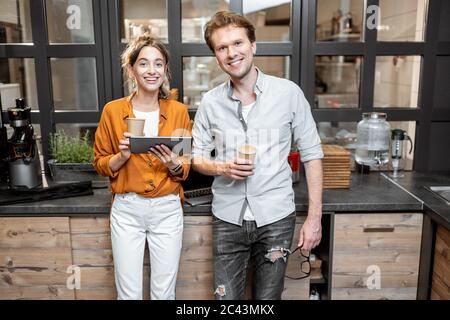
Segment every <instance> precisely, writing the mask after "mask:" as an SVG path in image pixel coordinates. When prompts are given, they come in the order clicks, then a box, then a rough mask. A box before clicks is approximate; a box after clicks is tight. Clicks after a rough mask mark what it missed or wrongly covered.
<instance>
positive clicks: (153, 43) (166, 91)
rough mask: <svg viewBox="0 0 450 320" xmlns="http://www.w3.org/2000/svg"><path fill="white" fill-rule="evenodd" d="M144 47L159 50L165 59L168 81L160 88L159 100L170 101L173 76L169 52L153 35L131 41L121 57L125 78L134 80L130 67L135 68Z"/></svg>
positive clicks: (149, 34)
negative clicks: (170, 68)
mask: <svg viewBox="0 0 450 320" xmlns="http://www.w3.org/2000/svg"><path fill="white" fill-rule="evenodd" d="M144 47H153V48H155V49H157V50H158V51H159V52H160V53H161V54H162V56H163V57H164V60H165V64H166V80H165V81H164V83H163V85H162V86H161V87H160V88H159V94H158V96H159V98H160V99H168V98H169V96H170V83H169V82H170V80H171V79H172V76H171V74H170V70H169V58H170V55H169V51H168V50H167V48H166V47H165V46H164V44H163V43H162V42H161V41H160V40H158V39H157V38H155V37H154V36H153V35H152V34H151V33H149V32H146V33H144V34H142V35H140V36H138V37H137V38H135V39H133V40H132V41H130V42H129V43H128V45H127V47H126V48H125V50H124V51H123V53H122V55H121V63H122V70H123V72H124V74H125V76H126V77H127V78H128V80H130V79H132V78H133V77H132V75H131V74H130V71H129V68H128V67H133V66H134V64H135V63H136V60H137V58H138V56H139V54H140V53H141V50H142V49H143V48H144Z"/></svg>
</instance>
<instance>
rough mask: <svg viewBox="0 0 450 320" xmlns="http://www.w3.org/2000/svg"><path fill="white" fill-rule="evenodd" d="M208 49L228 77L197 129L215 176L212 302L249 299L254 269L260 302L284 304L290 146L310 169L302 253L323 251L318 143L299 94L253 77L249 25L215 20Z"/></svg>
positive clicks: (200, 159) (203, 163)
mask: <svg viewBox="0 0 450 320" xmlns="http://www.w3.org/2000/svg"><path fill="white" fill-rule="evenodd" d="M205 40H206V43H207V44H208V46H209V47H210V49H211V50H212V51H213V52H214V55H215V57H216V59H217V62H218V64H219V66H220V68H221V69H222V70H223V71H224V72H226V73H227V74H228V75H229V76H230V80H229V81H227V82H226V83H224V84H222V85H220V86H218V87H216V88H214V89H213V90H211V91H209V92H207V93H206V94H205V95H204V97H203V99H202V102H201V104H200V107H199V108H198V111H197V114H196V117H195V123H194V129H193V138H194V150H193V162H192V165H193V168H194V169H195V170H197V171H199V172H201V173H203V174H206V175H213V176H215V178H214V183H213V186H212V189H213V194H214V200H213V204H212V211H213V252H214V288H215V295H216V298H217V299H242V298H243V297H244V292H245V286H246V275H247V269H248V267H249V264H250V263H252V264H253V265H254V267H255V269H254V274H253V277H254V278H253V290H252V294H253V298H254V299H280V298H281V293H282V291H283V286H284V274H285V270H286V261H287V256H288V255H289V253H290V247H291V242H292V236H293V232H294V228H295V216H296V212H295V204H294V192H293V189H292V180H291V177H292V173H291V170H290V168H289V164H288V161H287V157H288V154H289V152H290V147H291V137H293V139H294V140H293V141H292V143H295V145H296V146H297V147H298V149H299V150H300V153H301V157H302V161H303V162H304V164H305V170H306V179H307V184H308V191H309V209H308V217H307V219H306V221H305V223H304V225H303V227H302V229H301V231H300V235H299V244H298V245H299V246H302V248H303V249H305V250H311V249H313V248H314V247H316V246H317V245H318V244H319V243H320V239H321V236H322V227H321V217H322V162H321V159H322V158H323V153H322V148H321V143H320V139H319V136H318V134H317V130H316V126H315V123H314V120H313V118H312V115H311V110H310V106H309V104H308V102H307V100H306V99H305V97H304V95H303V93H302V91H301V90H300V88H299V87H298V86H297V85H296V84H295V83H293V82H292V81H289V80H286V79H281V78H276V77H272V76H269V75H266V74H264V73H263V72H262V71H261V70H259V69H258V68H256V67H255V65H254V63H253V57H254V55H255V53H256V43H255V28H254V27H253V26H252V24H251V23H250V22H249V21H248V20H247V19H246V18H244V17H243V16H241V15H238V14H235V13H232V12H224V11H222V12H218V13H216V14H215V15H214V17H212V19H211V21H209V22H208V24H207V25H206V30H205ZM248 145H250V146H252V147H254V148H256V150H257V152H256V159H255V160H254V161H251V160H245V159H244V158H243V157H242V156H241V157H239V156H238V150H239V148H240V147H242V146H248ZM250 149H251V148H250ZM212 150H215V158H214V160H213V159H211V152H212Z"/></svg>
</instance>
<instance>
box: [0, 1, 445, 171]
mask: <svg viewBox="0 0 450 320" xmlns="http://www.w3.org/2000/svg"><path fill="white" fill-rule="evenodd" d="M442 1H443V0H429V8H428V12H427V19H426V29H425V30H426V34H425V41H424V42H418V43H416V42H414V43H406V42H405V43H403V42H377V41H376V38H377V30H369V29H368V28H367V27H366V28H365V30H364V40H363V42H358V43H324V42H316V40H315V24H316V5H317V0H292V1H291V38H292V41H290V42H283V43H271V42H258V52H257V55H258V56H289V57H290V78H291V80H293V81H294V82H296V83H298V84H299V85H300V86H301V87H302V89H303V91H304V92H305V96H306V97H307V99H308V100H309V102H310V103H311V105H313V106H314V103H313V102H314V90H315V85H314V77H315V56H317V55H358V56H362V57H363V64H362V72H361V85H360V87H361V90H360V108H359V109H316V108H313V116H314V118H315V120H316V121H318V122H322V121H342V122H347V121H351V122H357V121H359V120H360V119H361V114H362V113H363V112H370V111H382V112H386V113H387V114H388V119H389V120H390V121H416V122H417V129H416V131H417V132H416V148H415V158H414V159H415V161H414V169H415V170H418V171H426V170H427V169H428V153H429V143H428V142H429V139H430V130H431V124H432V122H435V121H440V122H442V121H444V122H450V111H449V110H442V109H441V110H433V108H432V106H433V93H434V92H433V90H434V81H435V79H434V75H435V71H436V70H435V69H436V60H437V57H438V56H448V55H450V39H449V41H446V42H443V41H438V29H439V22H440V8H441V4H442ZM378 4H379V0H365V8H367V6H369V5H378ZM92 5H93V14H94V33H95V44H87V45H84V44H83V45H78V44H64V45H61V44H58V45H49V44H48V37H47V34H48V33H47V26H46V13H45V0H33V1H30V7H31V22H32V33H33V42H34V44H33V45H28V44H26V45H22V44H7V45H3V44H0V58H34V59H35V69H36V83H37V91H38V102H39V111H34V112H33V122H35V123H40V125H41V133H42V137H43V141H42V142H43V151H44V156H45V159H48V158H49V154H48V139H47V137H48V135H49V134H50V133H52V132H54V130H55V124H56V123H96V122H98V120H99V118H100V114H101V111H102V108H103V105H105V104H106V103H107V102H108V101H110V100H112V99H117V98H120V97H122V95H123V86H122V71H121V69H120V53H121V52H122V50H123V49H124V47H125V45H124V44H123V43H121V37H120V24H121V21H120V14H119V10H120V7H119V0H113V1H111V0H110V1H108V0H92ZM230 10H232V11H236V12H240V13H242V11H243V0H230ZM167 12H170V14H168V15H167V19H168V38H169V42H168V48H169V50H170V53H171V62H170V68H171V71H172V76H173V80H172V83H171V85H172V87H175V88H179V94H180V97H182V96H183V79H182V71H183V65H182V63H183V57H190V56H212V53H211V52H210V50H209V48H208V47H207V46H206V44H193V43H183V42H182V39H181V0H170V1H167ZM364 14H365V15H366V13H364ZM397 54H401V55H419V56H422V74H421V90H420V92H419V107H418V108H416V109H405V108H388V109H375V108H373V89H374V78H375V77H374V75H375V62H376V57H377V56H379V55H397ZM51 57H60V58H65V57H94V58H96V69H97V70H96V71H97V78H98V102H99V106H98V111H97V110H93V111H56V112H55V111H54V109H53V99H52V85H51V71H50V64H49V58H51ZM4 108H6V106H4ZM3 118H4V119H5V120H4V121H7V120H6V119H7V117H6V112H4V117H3Z"/></svg>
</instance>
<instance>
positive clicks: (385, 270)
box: [331, 213, 423, 300]
mask: <svg viewBox="0 0 450 320" xmlns="http://www.w3.org/2000/svg"><path fill="white" fill-rule="evenodd" d="M422 219H423V216H422V214H421V213H383V214H381V213H370V214H369V213H363V214H337V215H336V216H335V224H334V244H333V266H332V268H333V269H332V270H333V274H332V292H331V294H332V295H331V297H332V299H350V300H353V299H393V300H406V299H416V296H417V283H418V273H419V258H420V245H421V237H422Z"/></svg>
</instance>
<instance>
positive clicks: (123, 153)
mask: <svg viewBox="0 0 450 320" xmlns="http://www.w3.org/2000/svg"><path fill="white" fill-rule="evenodd" d="M129 137H131V133H129V132H125V133H124V134H123V139H120V140H119V149H120V152H119V153H117V154H115V155H114V156H113V157H112V158H111V159H110V160H109V167H110V169H111V171H112V172H116V171H118V170H119V169H120V168H121V167H122V166H123V165H124V164H125V162H127V161H128V159H130V157H131V151H130V139H129Z"/></svg>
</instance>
